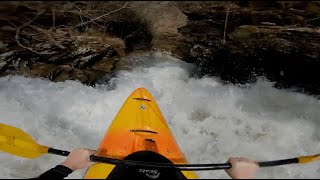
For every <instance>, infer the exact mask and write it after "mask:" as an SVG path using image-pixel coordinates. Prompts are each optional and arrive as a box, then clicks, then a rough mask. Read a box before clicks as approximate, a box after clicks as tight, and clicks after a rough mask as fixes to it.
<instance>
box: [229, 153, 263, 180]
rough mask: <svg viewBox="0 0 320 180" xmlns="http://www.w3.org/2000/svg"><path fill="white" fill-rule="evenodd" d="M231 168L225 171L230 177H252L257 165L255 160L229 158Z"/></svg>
mask: <svg viewBox="0 0 320 180" xmlns="http://www.w3.org/2000/svg"><path fill="white" fill-rule="evenodd" d="M228 162H229V163H230V164H231V168H230V169H227V170H226V172H227V173H228V175H229V176H230V177H231V178H232V179H251V178H254V175H255V173H256V171H257V170H258V168H259V165H258V163H257V162H256V161H254V160H251V159H248V158H243V157H240V158H233V157H232V158H229V160H228Z"/></svg>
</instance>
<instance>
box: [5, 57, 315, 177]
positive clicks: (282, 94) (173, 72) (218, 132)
mask: <svg viewBox="0 0 320 180" xmlns="http://www.w3.org/2000/svg"><path fill="white" fill-rule="evenodd" d="M127 61H128V62H130V63H128V64H131V65H130V66H129V68H126V67H124V68H123V70H121V71H119V72H118V73H117V74H115V75H114V76H110V77H106V79H108V81H107V80H105V81H104V80H102V81H101V82H100V83H99V85H97V86H95V87H90V86H85V85H83V84H81V83H80V82H76V81H65V82H50V81H48V80H45V79H37V78H36V79H33V78H25V77H21V76H7V77H3V78H0V122H1V123H5V124H9V125H12V126H16V127H18V128H20V129H23V130H24V131H25V132H27V133H28V134H30V135H31V136H32V137H34V139H35V140H36V141H37V142H38V143H40V144H44V145H47V146H51V147H54V148H57V149H64V150H72V149H74V148H78V147H82V148H89V149H95V148H96V147H97V146H98V144H99V142H100V140H101V138H102V137H103V135H104V134H105V132H106V130H107V129H108V126H109V125H110V123H111V122H112V120H113V118H114V117H115V115H116V114H117V112H118V111H119V109H120V108H121V106H122V104H123V103H124V101H125V100H126V98H127V97H128V96H129V95H130V93H131V92H132V91H133V90H135V89H136V88H139V87H145V88H146V89H148V90H149V91H150V93H151V94H152V95H153V97H154V98H155V100H156V101H157V103H158V105H159V108H160V110H161V111H162V113H163V115H164V117H165V118H166V120H167V123H168V125H169V127H170V128H171V131H172V132H173V134H174V136H175V138H176V140H177V142H178V144H179V145H180V148H181V149H182V151H183V152H184V153H185V156H186V157H187V159H188V161H189V162H190V163H224V162H226V161H227V159H228V158H229V157H230V156H244V157H249V158H253V159H256V160H258V161H267V160H276V159H284V158H292V157H297V156H303V155H311V154H318V153H319V151H320V143H319V140H320V131H319V130H318V129H319V126H320V119H319V117H320V111H319V109H320V100H319V99H317V98H315V97H312V96H308V95H304V94H301V93H296V92H293V91H291V90H279V89H276V88H274V87H273V84H274V83H273V82H269V81H268V80H266V79H265V78H263V77H261V78H259V80H258V82H257V83H255V84H248V85H246V86H242V87H240V86H237V85H231V84H225V83H223V82H221V81H220V80H219V79H218V78H215V77H202V78H195V77H192V76H191V73H192V70H193V68H194V67H193V65H192V64H187V63H184V62H181V61H178V60H176V59H174V58H171V57H169V56H166V55H159V54H158V55H145V56H141V57H140V58H132V59H128V60H127ZM63 159H64V157H60V156H55V155H43V156H41V157H40V158H37V159H24V158H20V157H15V156H12V155H8V154H6V153H2V152H0V177H1V178H14V179H16V178H32V177H36V176H38V175H39V174H41V173H43V172H44V171H46V170H48V169H50V168H52V167H54V166H55V165H57V164H59V163H60V162H61V161H63ZM319 165H320V164H319V162H314V163H309V164H303V165H298V164H296V165H285V166H278V167H269V168H261V169H260V170H259V171H258V172H257V175H256V178H271V179H272V178H303V179H305V178H318V177H320V166H319ZM84 172H85V171H84V170H80V171H76V172H74V173H73V174H71V175H70V176H69V177H68V178H81V177H82V175H83V174H84ZM197 173H198V175H199V176H200V177H201V178H229V177H228V176H227V174H226V173H225V172H224V171H223V170H216V171H199V172H197Z"/></svg>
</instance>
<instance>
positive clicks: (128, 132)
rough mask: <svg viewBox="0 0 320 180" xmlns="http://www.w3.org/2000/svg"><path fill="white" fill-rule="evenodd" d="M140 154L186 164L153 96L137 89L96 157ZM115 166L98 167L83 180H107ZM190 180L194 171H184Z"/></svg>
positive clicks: (93, 168) (88, 171)
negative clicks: (146, 153) (145, 153)
mask: <svg viewBox="0 0 320 180" xmlns="http://www.w3.org/2000/svg"><path fill="white" fill-rule="evenodd" d="M138 151H152V152H155V153H157V154H160V155H162V156H164V157H166V158H167V159H169V160H170V161H171V162H172V163H174V164H187V163H188V162H187V160H186V158H185V156H184V154H183V153H182V151H181V150H180V148H179V146H178V144H177V142H176V141H175V138H174V137H173V134H172V133H171V131H170V129H169V127H168V125H167V123H166V121H165V119H164V117H163V115H162V113H161V112H160V109H159V107H158V105H157V103H156V101H155V100H154V99H153V97H152V95H151V94H150V93H149V92H148V90H146V89H145V88H138V89H136V90H135V91H133V92H132V93H131V95H130V96H129V97H128V98H127V100H126V101H125V103H124V104H123V106H122V107H121V109H120V111H119V112H118V114H117V115H116V117H115V119H114V120H113V122H112V123H111V125H110V127H109V129H108V131H107V133H106V134H105V136H104V138H103V139H102V141H101V143H100V145H99V147H98V149H97V156H102V157H108V158H115V159H124V158H125V157H126V156H128V155H130V154H132V153H134V152H138ZM114 168H115V165H112V164H105V163H97V164H95V165H93V166H91V167H90V168H88V170H87V172H86V173H85V175H84V179H105V178H107V177H108V175H109V174H110V173H111V171H112V170H113V169H114ZM182 173H183V175H184V176H185V177H186V178H188V179H196V178H198V177H197V174H196V173H195V172H192V171H182Z"/></svg>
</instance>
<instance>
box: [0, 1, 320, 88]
mask: <svg viewBox="0 0 320 180" xmlns="http://www.w3.org/2000/svg"><path fill="white" fill-rule="evenodd" d="M0 8H1V9H0V11H1V18H0V41H1V42H0V75H1V76H5V75H8V74H22V75H26V76H32V77H44V78H48V79H50V80H53V81H63V80H67V79H70V80H79V81H81V82H83V83H86V84H90V85H93V84H94V83H95V82H96V81H97V80H99V79H100V78H101V77H103V76H104V75H106V74H108V73H113V72H116V70H117V63H118V62H119V61H121V58H124V57H127V56H129V55H131V54H135V53H139V52H150V51H161V52H166V53H169V54H171V55H172V56H174V57H177V58H179V59H182V60H184V61H187V62H192V63H195V64H196V65H197V66H198V68H199V71H198V72H199V73H198V75H199V76H202V75H212V76H218V77H220V78H221V79H222V80H225V81H227V82H231V83H240V84H243V83H247V82H255V81H256V77H257V76H261V75H263V76H265V77H267V78H268V79H270V80H271V81H275V82H277V84H276V86H278V87H285V88H292V87H295V88H299V89H300V91H304V92H306V93H311V94H320V81H319V80H318V77H320V71H318V69H319V68H320V60H319V52H320V41H319V39H320V3H319V2H317V1H314V2H313V1H307V2H305V1H301V2H295V1H292V2H289V1H257V2H254V1H241V2H232V1H212V2H210V1H208V2H206V1H204V2H203V1H202V2H190V1H187V2H183V1H177V2H166V1H164V2H162V1H161V2H160V1H151V2H144V1H141V2H139V1H136V2H135V1H133V2H120V1H118V2H112V1H109V2H95V1H92V2H85V1H84V2H82V1H79V2H53V1H52V2H50V1H49V2H42V1H36V2H18V1H15V2H1V7H0Z"/></svg>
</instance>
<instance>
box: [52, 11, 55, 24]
mask: <svg viewBox="0 0 320 180" xmlns="http://www.w3.org/2000/svg"><path fill="white" fill-rule="evenodd" d="M54 11H55V10H54V9H52V26H53V28H54V27H56V17H55V15H54Z"/></svg>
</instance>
